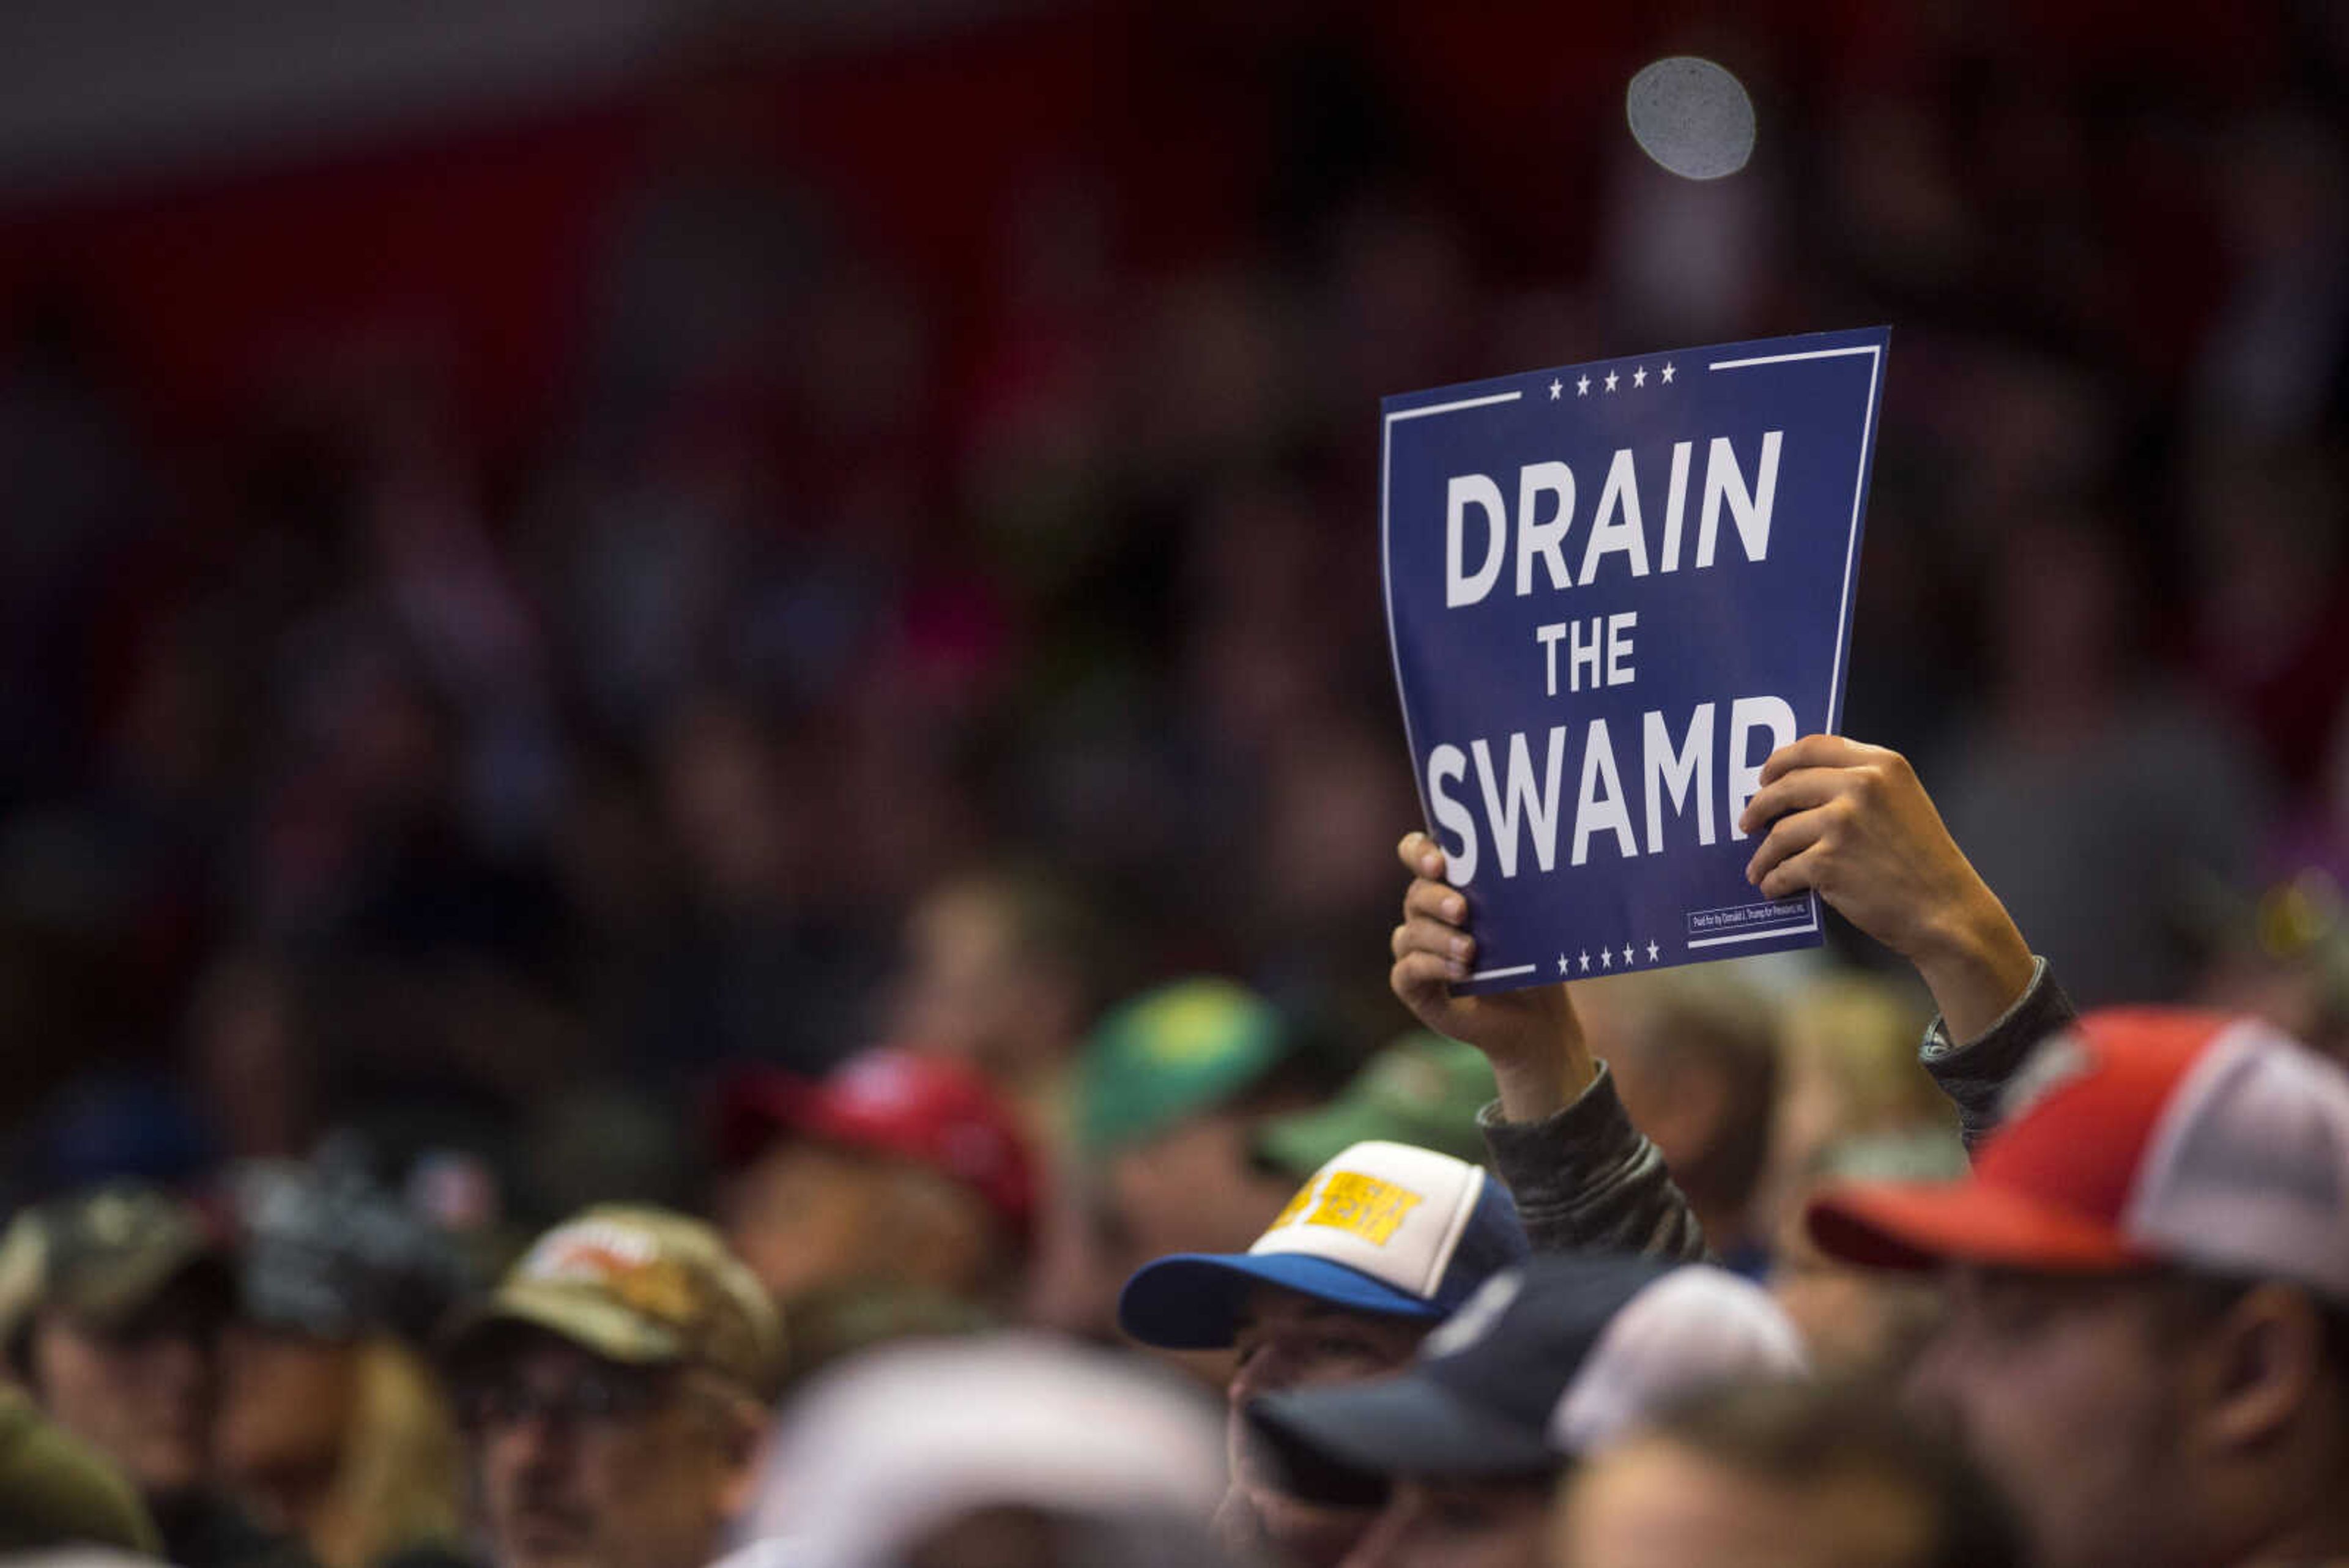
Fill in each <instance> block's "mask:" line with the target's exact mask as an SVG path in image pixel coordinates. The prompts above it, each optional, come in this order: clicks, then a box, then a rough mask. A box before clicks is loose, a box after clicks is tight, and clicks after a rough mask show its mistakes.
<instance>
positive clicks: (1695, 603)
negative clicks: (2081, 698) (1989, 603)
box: [1379, 327, 1891, 993]
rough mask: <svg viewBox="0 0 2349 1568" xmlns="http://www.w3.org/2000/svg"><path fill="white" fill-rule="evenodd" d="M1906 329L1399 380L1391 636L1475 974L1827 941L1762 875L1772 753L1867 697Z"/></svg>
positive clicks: (1425, 792) (1389, 421)
mask: <svg viewBox="0 0 2349 1568" xmlns="http://www.w3.org/2000/svg"><path fill="white" fill-rule="evenodd" d="M1890 337H1891V333H1890V330H1889V328H1885V327H1873V328H1868V329H1865V330H1860V331H1852V332H1826V333H1816V334H1811V335H1807V336H1804V337H1780V338H1772V339H1767V340H1764V341H1759V342H1752V343H1729V344H1723V345H1720V346H1717V347H1714V348H1688V349H1678V350H1674V351H1671V352H1669V353H1662V354H1649V355H1642V356H1635V357H1632V358H1623V359H1615V360H1607V361H1604V362H1600V363H1595V364H1588V365H1576V366H1570V367H1567V368H1564V369H1549V370H1541V371H1536V372H1529V373H1527V374H1525V375H1519V376H1509V377H1504V378H1502V379H1496V380H1491V381H1477V382H1472V383H1469V384H1466V385H1464V386H1456V387H1445V388H1442V389H1436V390H1433V391H1425V392H1412V393H1407V394H1404V395H1402V396H1401V397H1393V398H1389V399H1387V400H1385V402H1384V404H1383V417H1382V419H1381V443H1380V445H1381V450H1380V454H1379V466H1380V475H1379V510H1380V532H1381V548H1382V551H1383V556H1384V567H1385V576H1386V597H1387V628H1388V632H1389V635H1390V637H1391V638H1392V642H1393V648H1394V661H1395V680H1396V683H1397V685H1398V686H1399V687H1400V689H1401V691H1402V708H1403V725H1404V728H1405V730H1406V731H1407V732H1408V734H1409V737H1410V741H1411V749H1412V763H1413V768H1414V769H1415V771H1416V773H1417V775H1418V781H1419V792H1420V802H1421V805H1422V806H1423V809H1424V810H1425V812H1426V814H1427V821H1428V824H1429V826H1430V830H1431V831H1432V832H1433V833H1434V834H1435V836H1436V837H1437V838H1438V840H1439V841H1440V842H1441V843H1442V844H1443V846H1444V854H1445V856H1446V857H1447V860H1448V862H1449V867H1450V869H1449V875H1450V877H1451V880H1452V881H1453V883H1454V885H1455V886H1457V887H1459V888H1462V889H1463V890H1464V892H1465V893H1466V894H1467V896H1468V902H1469V926H1470V929H1471V930H1472V931H1473V932H1474V934H1475V938H1476V943H1477V954H1476V961H1477V967H1476V970H1475V973H1474V974H1473V976H1472V977H1471V979H1470V980H1469V981H1467V982H1466V983H1465V984H1464V985H1460V986H1457V987H1455V988H1454V989H1456V990H1460V991H1464V992H1472V993H1474V992H1491V991H1505V990H1508V989H1510V988H1512V987H1516V986H1525V985H1538V984H1541V983H1544V982H1546V981H1554V980H1561V979H1568V978H1573V979H1581V978H1584V977H1588V976H1593V975H1601V974H1618V973H1621V972H1623V971H1626V970H1646V969H1660V968H1663V967H1666V966H1668V965H1671V964H1682V963H1695V962H1700V961H1703V960H1707V959H1717V958H1736V957H1740V956H1743V955H1744V954H1748V953H1756V952H1773V951H1777V950H1783V949H1787V948H1798V947H1813V946H1816V945H1817V943H1818V941H1819V914H1818V904H1817V900H1816V898H1815V897H1812V896H1808V895H1806V896H1805V897H1803V898H1794V899H1784V900H1775V901H1773V900H1769V899H1765V898H1763V897H1762V895H1761V894H1760V893H1758V892H1757V891H1755V890H1754V888H1753V887H1752V886H1751V885H1750V884H1748V883H1747V881H1746V880H1745V864H1746V861H1747V860H1748V859H1749V858H1750V857H1752V855H1753V852H1754V844H1753V842H1751V841H1750V840H1748V839H1747V837H1746V836H1744V835H1743V834H1740V833H1739V832H1738V831H1737V827H1736V823H1737V818H1738V816H1739V815H1740V814H1741V813H1742V812H1744V809H1745V803H1746V802H1747V801H1748V800H1749V799H1751V798H1752V797H1753V794H1754V791H1755V789H1756V788H1757V787H1758V780H1759V775H1760V773H1761V768H1762V763H1763V760H1764V758H1766V757H1767V756H1768V755H1769V754H1770V753H1771V752H1772V751H1774V750H1775V749H1776V748H1777V747H1779V746H1781V745H1783V744H1785V743H1786V742H1789V741H1792V740H1794V739H1795V738H1796V737H1797V736H1799V735H1804V734H1808V733H1811V732H1816V731H1826V732H1832V731H1834V730H1835V729H1836V727H1837V722H1838V721H1839V718H1840V715H1841V712H1842V701H1843V677H1844V665H1845V658H1846V653H1847V632H1848V629H1849V628H1850V624H1851V607H1852V591H1853V588H1854V587H1855V586H1856V578H1857V572H1858V569H1859V535H1860V522H1861V518H1862V515H1863V514H1864V513H1865V512H1866V510H1867V500H1868V469H1869V464H1870V462H1871V458H1872V453H1873V449H1874V446H1875V439H1876V413H1877V406H1878V401H1879V400H1880V398H1881V396H1882V392H1883V386H1884V361H1885V355H1886V351H1887V349H1888V348H1889V342H1890Z"/></svg>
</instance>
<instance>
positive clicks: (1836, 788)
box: [1737, 735, 2037, 1042]
mask: <svg viewBox="0 0 2349 1568" xmlns="http://www.w3.org/2000/svg"><path fill="white" fill-rule="evenodd" d="M1761 785H1762V787H1761V788H1760V789H1759V790H1758V791H1757V792H1755V794H1754V798H1753V799H1752V800H1751V801H1750V802H1748V803H1747V805H1746V807H1745V811H1744V815H1742V816H1740V817H1739V819H1738V823H1737V826H1738V830H1739V831H1740V832H1742V833H1747V834H1754V835H1760V836H1762V842H1761V844H1760V845H1759V846H1757V847H1756V848H1755V849H1754V857H1753V858H1752V860H1751V861H1750V862H1749V863H1748V864H1747V867H1746V877H1747V879H1748V880H1750V881H1751V882H1753V884H1754V886H1755V887H1756V888H1760V889H1761V891H1762V893H1763V894H1764V897H1767V898H1795V897H1797V896H1799V895H1800V894H1803V893H1805V892H1815V893H1816V894H1818V896H1819V897H1820V898H1825V899H1826V901H1827V902H1828V903H1829V904H1831V905H1833V906H1834V907H1835V908H1836V909H1837V911H1838V912H1839V913H1841V914H1842V915H1843V917H1844V918H1845V919H1847V920H1849V921H1850V922H1851V923H1852V924H1853V925H1855V926H1857V927H1858V928H1859V929H1861V930H1863V931H1865V932H1867V933H1868V935H1869V936H1871V937H1874V938H1875V939H1876V940H1878V941H1880V942H1882V943H1883V944H1884V945H1885V946H1886V947H1889V948H1890V949H1891V950H1893V951H1895V952H1897V953H1899V955H1900V956H1901V957H1903V958H1905V959H1907V960H1908V961H1909V962H1910V963H1912V964H1914V965H1916V966H1917V972H1918V973H1919V974H1920V975H1921V976H1923V977H1924V981H1925V984H1926V986H1927V988H1928V989H1930V991H1931V992H1932V993H1933V999H1934V1001H1935V1002H1938V1003H1940V1008H1941V1014H1942V1017H1943V1019H1944V1021H1945V1022H1946V1023H1947V1024H1948V1026H1949V1030H1950V1033H1951V1036H1952V1037H1953V1038H1954V1039H1957V1040H1959V1041H1961V1042H1962V1041H1967V1040H1971V1039H1974V1038H1977V1037H1978V1036H1979V1035H1980V1034H1982V1033H1983V1032H1985V1031H1987V1030H1988V1029H1990V1028H1991V1026H1992V1024H1994V1023H1997V1021H1998V1019H1999V1017H2000V1015H2001V1014H2002V1013H2003V1012H2005V1011H2006V1009H2007V1008H2008V1007H2010V1006H2012V1005H2013V1002H2014V1001H2015V1000H2016V999H2017V998H2018V997H2020V996H2021V995H2022V994H2023V991H2024V989H2025V988H2027V987H2028V986H2029V985H2030V983H2031V980H2032V976H2033V974H2034V973H2035V972H2036V969H2037V966H2036V962H2035V961H2034V960H2033V957H2032V954H2031V948H2030V945H2029V944H2028V943H2027V942H2025V941H2024V940H2023V933H2022V931H2020V930H2019V929H2016V927H2015V924H2014V921H2013V919H2011V918H2009V916H2008V915H2007V912H2006V907H2005V906H2004V905H2002V904H2001V903H2000V902H1999V901H1998V896H1997V895H1996V894H1994V893H1992V891H1991V889H1990V885H1989V884H1988V883H1986V882H1984V881H1983V880H1982V877H1981V876H1980V874H1978V873H1977V872H1976V871H1975V870H1974V868H1973V866H1972V864H1971V862H1969V861H1968V860H1967V859H1966V857H1965V855H1964V854H1963V852H1961V850H1960V849H1959V848H1958V845H1957V841H1956V840H1955V839H1953V838H1951V836H1950V830H1949V829H1948V828H1947V827H1946V826H1943V825H1942V822H1941V814H1940V812H1939V811H1937V810H1936V809H1934V806H1933V802H1932V799H1931V797H1930V796H1929V795H1928V794H1926V793H1925V786H1924V785H1923V784H1921V783H1920V782H1919V781H1918V778H1917V771H1916V770H1915V769H1914V768H1912V767H1910V766H1909V759H1908V758H1906V757H1904V756H1902V755H1901V754H1900V753H1898V752H1893V751H1888V750H1886V749H1885V748H1884V747H1882V746H1870V745H1867V744H1864V743H1862V742H1858V741H1854V740H1850V739H1848V738H1847V737H1845V736H1842V735H1806V736H1804V737H1803V738H1802V739H1801V740H1799V741H1796V742H1793V743H1792V744H1791V745H1785V746H1781V747H1780V748H1778V750H1776V751H1775V752H1773V753H1770V757H1769V760H1768V761H1766V762H1764V763H1763V764H1762V777H1761Z"/></svg>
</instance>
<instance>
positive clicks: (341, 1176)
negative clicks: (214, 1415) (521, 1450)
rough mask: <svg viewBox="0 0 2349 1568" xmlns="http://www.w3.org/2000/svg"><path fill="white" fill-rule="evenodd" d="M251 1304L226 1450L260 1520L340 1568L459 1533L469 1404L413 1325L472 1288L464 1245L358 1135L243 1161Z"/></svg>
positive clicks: (239, 1350)
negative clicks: (371, 1161) (460, 1408)
mask: <svg viewBox="0 0 2349 1568" xmlns="http://www.w3.org/2000/svg"><path fill="white" fill-rule="evenodd" d="M230 1191H231V1192H232V1194H233V1199H234V1202H235V1208H236V1216H237V1220H238V1225H239V1234H238V1241H239V1246H238V1275H239V1281H238V1283H239V1292H238V1303H237V1313H236V1316H235V1318H234V1320H233V1321H232V1322H231V1324H229V1327H228V1332H227V1334H226V1337H225V1341H224V1345H225V1354H224V1355H222V1388H221V1419H220V1436H219V1442H218V1453H217V1460H218V1464H219V1468H220V1471H221V1477H222V1482H223V1483H224V1484H225V1485H226V1486H227V1487H228V1488H229V1489H230V1490H232V1491H233V1493H234V1494H235V1495H236V1497H237V1499H238V1501H240V1502H242V1503H243V1505H244V1506H245V1507H246V1509H247V1510H248V1511H250V1512H252V1513H253V1514H254V1516H255V1517H256V1518H257V1519H259V1520H260V1521H263V1522H264V1523H265V1524H267V1525H269V1526H271V1527H272V1528H275V1529H280V1530H284V1531H285V1532H289V1533H294V1534H298V1535H299V1536H300V1537H301V1538H302V1540H303V1542H304V1543H305V1545H306V1546H307V1547H308V1548H309V1550H310V1552H311V1554H312V1555H313V1556H315V1557H316V1558H317V1559H318V1561H319V1562H320V1563H325V1564H326V1565H327V1568H345V1565H352V1568H356V1565H357V1564H360V1563H371V1562H374V1561H376V1560H377V1559H378V1558H380V1557H382V1556H385V1555H387V1554H388V1553H390V1552H396V1551H398V1550H399V1549H401V1548H404V1547H408V1546H413V1545H416V1544H418V1543H419V1542H429V1541H438V1540H445V1539H447V1538H450V1537H452V1536H453V1535H454V1534H455V1532H456V1530H457V1527H458V1512H459V1509H458V1499H459V1495H460V1475H459V1469H460V1466H459V1457H458V1453H457V1437H456V1432H455V1428H454V1423H453V1417H452V1416H451V1413H450V1411H449V1409H448V1407H447V1405H446V1402H445V1401H444V1400H443V1399H442V1398H441V1397H440V1392H439V1389H438V1386H437V1384H436V1381H435V1379H434V1378H433V1377H432V1376H431V1374H430V1372H429V1368H428V1367H427V1366H425V1365H424V1364H423V1361H422V1358H421V1357H420V1356H419V1355H418V1353H417V1352H416V1351H415V1350H414V1349H413V1348H411V1347H410V1345H408V1344H407V1343H405V1342H404V1341H403V1340H402V1338H401V1333H402V1331H403V1330H406V1331H408V1332H409V1333H413V1334H421V1333H423V1332H424V1331H425V1330H426V1329H427V1328H428V1327H429V1324H431V1323H432V1322H434V1321H437V1320H438V1318H439V1317H440V1314H442V1312H443V1311H445V1309H446V1307H447V1306H448V1305H449V1304H450V1303H451V1302H452V1301H454V1300H455V1299H456V1297H457V1295H458V1294H459V1293H460V1288H461V1280H462V1270H461V1265H460V1262H459V1260H458V1258H457V1256H456V1254H455V1252H454V1250H453V1249H452V1248H450V1247H449V1246H448V1245H447V1244H446V1243H445V1242H443V1241H441V1240H440V1237H439V1235H438V1233H437V1232H435V1231H432V1230H431V1229H430V1228H429V1226H427V1225H426V1224H425V1223H424V1222H423V1221H422V1220H420V1219H419V1218H417V1217H415V1216H414V1215H412V1214H411V1213H410V1212H409V1210H407V1209H406V1208H405V1207H404V1206H402V1205H401V1204H399V1203H398V1201H397V1200H396V1199H393V1198H392V1197H391V1196H390V1195H389V1194H388V1192H386V1191H384V1190H383V1189H380V1188H379V1187H378V1186H377V1185H376V1184H375V1183H374V1182H373V1181H372V1180H371V1179H369V1177H368V1175H367V1170H366V1168H365V1167H364V1164H363V1162H362V1161H361V1159H360V1158H359V1157H358V1151H357V1148H356V1147H339V1146H338V1147H335V1148H334V1149H332V1150H330V1152H328V1153H327V1154H326V1155H322V1156H321V1157H320V1158H318V1159H316V1160H315V1161H312V1162H307V1163H296V1162H293V1161H285V1160H253V1161H247V1162H245V1163H244V1164H243V1165H240V1166H238V1167H237V1168H235V1169H234V1170H233V1177H232V1180H231V1183H230Z"/></svg>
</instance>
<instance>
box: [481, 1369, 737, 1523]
mask: <svg viewBox="0 0 2349 1568" xmlns="http://www.w3.org/2000/svg"><path fill="white" fill-rule="evenodd" d="M463 1407H464V1411H465V1419H466V1425H467V1428H468V1429H469V1431H470V1432H471V1436H472V1438H473V1441H474V1459H475V1463H476V1464H477V1465H478V1466H479V1468H480V1479H481V1500H482V1508H483V1511H484V1512H485V1514H486V1516H487V1522H488V1526H489V1533H490V1540H491V1549H492V1558H493V1560H494V1561H495V1563H497V1565H498V1568H700V1565H701V1564H702V1563H707V1562H709V1560H710V1559H711V1558H712V1557H714V1556H716V1555H717V1554H718V1547H719V1533H720V1532H721V1531H722V1529H723V1528H724V1526H725V1524H726V1521H728V1520H729V1519H730V1517H731V1516H732V1515H733V1513H734V1511H736V1510H737V1509H738V1508H739V1507H740V1504H741V1502H742V1501H743V1498H744V1496H745V1493H746V1490H747V1489H748V1487H749V1485H750V1472H751V1468H752V1462H753V1461H752V1450H753V1449H754V1447H755V1442H754V1435H755V1431H756V1428H755V1424H754V1421H755V1417H752V1416H751V1415H750V1414H748V1413H746V1412H744V1411H742V1410H740V1409H737V1408H734V1407H731V1406H729V1405H723V1404H720V1403H719V1396H717V1395H716V1393H715V1392H714V1391H712V1390H704V1389H698V1388H696V1387H694V1386H691V1385H690V1384H689V1383H688V1380H687V1378H686V1376H685V1375H683V1374H681V1373H679V1372H678V1371H677V1370H676V1369H674V1368H668V1369H653V1368H645V1367H634V1366H617V1365H616V1364H614V1363H612V1362H608V1361H605V1360H603V1359H601V1358H600V1357H597V1356H594V1355H588V1354H587V1353H586V1352H585V1351H583V1350H580V1349H578V1348H576V1347H575V1346H573V1345H568V1344H565V1343H564V1342H563V1341H560V1340H557V1339H554V1338H552V1337H550V1336H544V1335H534V1336H533V1337H531V1338H529V1339H527V1340H525V1341H521V1342H519V1343H518V1345H517V1347H516V1349H515V1350H514V1352H513V1353H512V1355H509V1356H508V1357H506V1358H505V1359H504V1360H503V1361H502V1363H501V1364H500V1365H499V1366H497V1367H496V1368H495V1369H494V1370H493V1371H492V1372H490V1373H488V1374H486V1375H485V1376H484V1377H483V1378H482V1380H481V1381H480V1382H478V1383H476V1384H475V1385H473V1386H469V1387H467V1388H466V1389H464V1390H463Z"/></svg>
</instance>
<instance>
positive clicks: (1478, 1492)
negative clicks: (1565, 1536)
mask: <svg viewBox="0 0 2349 1568" xmlns="http://www.w3.org/2000/svg"><path fill="white" fill-rule="evenodd" d="M1549 1494H1550V1481H1549V1478H1548V1477H1547V1476H1543V1477H1540V1478H1538V1479H1536V1480H1498V1481H1423V1480H1399V1481H1397V1482H1396V1483H1395V1487H1394V1492H1393V1495H1392V1496H1391V1497H1390V1498H1388V1500H1387V1505H1386V1506H1385V1507H1384V1508H1382V1509H1381V1510H1380V1511H1379V1513H1378V1517H1377V1519H1376V1520H1375V1521H1372V1523H1371V1527H1370V1529H1369V1530H1368V1531H1366V1532H1364V1533H1363V1535H1362V1538H1361V1542H1360V1543H1358V1544H1357V1545H1356V1546H1355V1548H1354V1550H1353V1551H1352V1552H1350V1553H1348V1554H1347V1557H1346V1559H1345V1562H1344V1563H1343V1564H1342V1565H1341V1568H1542V1564H1543V1555H1542V1553H1543V1546H1544V1539H1543V1538H1544V1527H1545V1526H1546V1525H1547V1522H1548V1519H1549ZM1578 1561H1579V1560H1578ZM1691 1561H1692V1562H1693V1561H1701V1560H1700V1559H1691Z"/></svg>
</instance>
